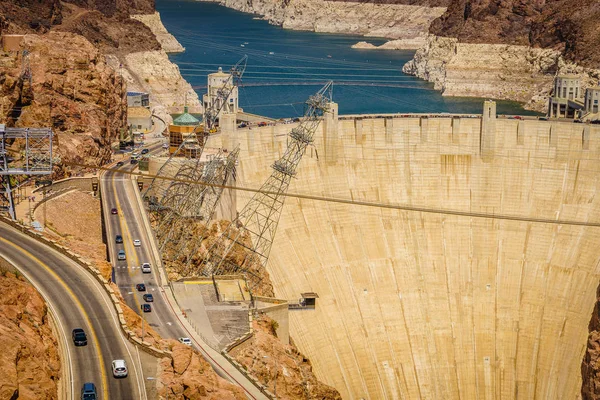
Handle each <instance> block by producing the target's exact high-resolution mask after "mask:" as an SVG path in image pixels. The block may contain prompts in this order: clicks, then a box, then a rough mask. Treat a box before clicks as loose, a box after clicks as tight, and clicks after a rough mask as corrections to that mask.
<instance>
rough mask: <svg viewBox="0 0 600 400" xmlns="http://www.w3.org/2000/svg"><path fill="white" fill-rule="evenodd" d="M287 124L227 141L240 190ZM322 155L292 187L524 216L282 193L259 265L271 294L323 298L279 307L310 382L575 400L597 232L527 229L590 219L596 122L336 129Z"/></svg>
mask: <svg viewBox="0 0 600 400" xmlns="http://www.w3.org/2000/svg"><path fill="white" fill-rule="evenodd" d="M289 129H290V126H285V125H284V126H275V127H265V128H258V129H254V128H253V129H252V130H251V131H247V130H238V131H237V132H236V134H235V136H231V137H230V138H229V142H230V143H231V144H232V145H233V144H235V143H240V144H241V148H242V151H241V153H240V166H239V167H238V169H237V171H238V182H239V184H240V185H243V186H248V187H259V186H260V184H262V183H263V182H264V180H265V179H266V178H267V176H268V174H269V166H270V165H271V164H272V162H273V160H275V159H277V158H278V157H279V156H281V154H283V152H284V151H285V148H286V137H285V135H284V133H285V132H287V131H289ZM482 132H486V134H485V135H483V133H482ZM482 135H483V138H484V141H483V142H482V141H481V138H482ZM210 140H219V137H218V136H215V137H212V138H211V139H210ZM209 143H210V142H209ZM209 145H211V144H209ZM212 145H213V146H214V145H217V146H218V143H215V144H212ZM315 146H316V148H317V150H318V158H317V157H316V154H317V152H311V151H307V153H306V155H305V156H304V158H303V160H302V162H301V164H300V167H299V169H298V173H297V175H296V179H294V180H293V181H292V184H291V186H290V193H302V194H309V195H315V196H325V197H330V198H340V199H352V200H354V201H368V202H374V203H383V204H398V205H407V206H413V207H424V208H429V209H432V210H439V209H452V210H459V211H464V212H476V213H485V214H496V215H498V214H500V215H509V216H516V217H517V218H520V220H503V219H487V218H475V217H469V216H457V215H444V214H436V213H428V212H411V211H406V210H394V209H383V208H376V207H373V208H369V207H359V206H353V205H349V204H340V203H335V202H324V201H313V200H307V199H298V198H292V197H288V198H287V199H286V203H285V206H284V209H283V212H282V215H281V220H280V223H279V225H278V230H277V234H276V237H275V241H274V244H273V249H272V251H271V255H270V259H269V263H268V272H269V274H270V276H271V279H272V281H273V285H274V288H275V294H276V296H277V297H278V298H284V299H288V300H291V301H293V300H296V299H298V298H299V297H300V293H304V292H316V293H317V294H318V295H319V298H318V299H317V303H316V304H317V305H316V309H315V310H303V311H297V312H296V311H290V315H289V318H290V334H291V336H292V337H293V338H294V341H295V343H296V345H297V346H298V349H299V350H300V351H301V352H302V353H303V354H305V355H306V356H307V357H308V358H310V360H311V363H312V366H313V369H314V371H315V374H316V376H317V378H318V379H319V380H321V381H323V382H324V383H326V384H328V385H331V386H333V387H335V388H336V389H337V390H338V391H339V392H340V393H341V395H342V397H343V398H348V399H359V398H365V399H384V398H385V399H403V398H404V399H455V398H465V399H476V398H479V399H495V398H515V399H531V398H543V399H555V398H576V397H577V396H578V394H579V393H580V391H581V360H582V358H583V356H584V353H585V348H586V342H587V336H588V324H589V319H590V315H591V313H592V310H593V308H594V304H595V302H596V288H597V285H598V280H599V278H600V272H599V271H598V268H597V266H598V262H599V260H600V250H599V249H598V246H597V245H596V243H597V242H598V240H600V230H599V228H597V227H595V226H585V225H568V224H562V225H561V224H553V223H544V222H535V221H534V220H530V219H531V218H541V219H547V220H549V221H551V220H556V219H557V218H559V219H561V220H569V221H576V222H582V223H586V222H591V223H595V222H598V221H599V220H600V203H599V201H600V196H598V193H599V191H600V181H598V179H597V177H598V173H600V169H599V167H598V163H597V162H596V161H595V160H597V158H598V157H600V128H598V127H595V126H593V125H592V126H585V125H582V124H575V123H562V122H544V121H533V120H526V121H518V120H509V119H498V120H490V121H488V123H486V125H485V126H483V130H482V120H481V119H479V118H464V119H459V118H454V119H453V118H449V117H446V118H395V119H387V120H386V119H363V120H344V121H340V122H339V124H338V130H337V132H335V131H334V130H329V129H328V130H326V131H324V132H321V131H319V132H318V134H317V135H316V141H315ZM482 146H483V148H484V149H487V150H486V152H487V153H486V154H483V153H481V150H480V149H481V148H482ZM488 151H489V152H488ZM240 196H241V197H239V198H238V205H239V206H240V207H242V206H243V205H244V204H245V199H246V198H247V197H249V195H240Z"/></svg>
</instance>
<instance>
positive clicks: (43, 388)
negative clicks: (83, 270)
mask: <svg viewBox="0 0 600 400" xmlns="http://www.w3.org/2000/svg"><path fill="white" fill-rule="evenodd" d="M2 261H3V260H2ZM0 264H1V263H0ZM0 267H1V265H0ZM0 293H2V296H0V343H1V345H2V351H1V352H0V398H2V399H17V398H18V399H56V398H58V388H57V384H58V381H59V378H60V360H59V355H58V343H57V341H56V336H55V334H54V333H53V331H52V328H51V324H50V321H49V315H48V308H47V307H46V304H45V303H44V300H43V299H42V296H40V294H39V293H37V292H36V290H35V289H34V288H33V287H32V286H31V285H29V284H28V283H27V282H25V281H24V280H23V279H21V278H17V277H16V276H15V275H14V274H12V273H9V272H5V271H2V274H0Z"/></svg>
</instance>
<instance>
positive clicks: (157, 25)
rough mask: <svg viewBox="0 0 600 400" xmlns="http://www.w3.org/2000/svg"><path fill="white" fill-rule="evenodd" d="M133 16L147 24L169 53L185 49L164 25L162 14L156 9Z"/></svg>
mask: <svg viewBox="0 0 600 400" xmlns="http://www.w3.org/2000/svg"><path fill="white" fill-rule="evenodd" d="M131 18H133V19H136V20H138V21H140V22H142V23H143V24H144V25H146V26H147V27H148V28H150V30H151V31H152V33H153V34H154V36H156V40H158V43H160V46H161V47H162V49H163V50H164V51H165V52H167V53H181V52H183V51H185V48H184V47H183V46H182V45H181V43H179V42H178V41H177V39H175V36H173V35H171V34H170V33H169V32H168V31H167V29H166V28H165V26H164V25H163V23H162V21H161V19H160V14H159V13H158V11H156V12H155V13H154V14H138V15H132V16H131Z"/></svg>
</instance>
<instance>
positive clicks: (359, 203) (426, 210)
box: [63, 161, 600, 228]
mask: <svg viewBox="0 0 600 400" xmlns="http://www.w3.org/2000/svg"><path fill="white" fill-rule="evenodd" d="M63 164H65V165H70V166H75V167H82V168H91V169H99V170H103V171H111V172H120V173H123V174H127V175H133V176H141V177H144V178H154V179H164V180H168V181H174V182H182V183H187V184H194V185H198V184H200V185H204V186H212V187H215V188H221V189H231V190H238V191H242V192H252V193H263V194H269V195H276V194H277V193H276V192H271V191H261V190H260V189H256V188H250V187H244V186H231V185H220V184H214V183H208V182H198V181H193V180H186V179H177V178H170V177H165V176H157V175H152V174H142V173H140V172H133V171H125V170H119V169H115V168H107V167H97V166H92V165H87V164H81V163H75V162H66V161H65V162H63ZM286 196H287V197H291V198H296V199H301V200H314V201H323V202H328V203H338V204H346V205H352V206H363V207H373V208H383V209H391V210H400V211H412V212H421V213H426V214H438V215H453V216H460V217H471V218H484V219H499V220H507V221H518V222H533V223H542V224H552V225H567V226H586V227H594V228H600V222H582V221H572V220H561V219H548V218H529V217H522V216H518V215H508V214H495V213H478V212H470V211H460V210H450V209H441V208H428V207H414V206H410V205H402V204H388V203H381V202H370V201H357V200H351V199H342V198H336V197H324V196H315V195H309V194H301V193H289V192H288V193H287V194H286Z"/></svg>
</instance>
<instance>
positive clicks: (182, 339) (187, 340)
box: [178, 337, 192, 346]
mask: <svg viewBox="0 0 600 400" xmlns="http://www.w3.org/2000/svg"><path fill="white" fill-rule="evenodd" d="M178 340H179V343H183V344H185V345H187V346H191V345H192V341H191V340H190V338H188V337H180V338H179V339H178Z"/></svg>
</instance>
